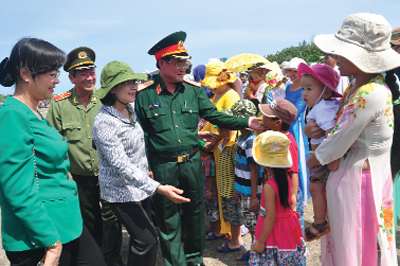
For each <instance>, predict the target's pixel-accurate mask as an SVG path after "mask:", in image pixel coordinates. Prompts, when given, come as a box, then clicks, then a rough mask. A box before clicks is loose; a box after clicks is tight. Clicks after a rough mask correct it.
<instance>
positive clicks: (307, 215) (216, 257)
mask: <svg viewBox="0 0 400 266" xmlns="http://www.w3.org/2000/svg"><path fill="white" fill-rule="evenodd" d="M40 112H41V113H42V115H43V116H46V114H47V108H44V109H40ZM312 217H313V210H312V202H311V199H309V200H308V205H307V207H305V208H304V221H305V224H306V226H308V225H310V224H311V223H312V220H313V219H312ZM399 224H400V222H399ZM123 236H124V239H123V247H122V251H121V254H122V257H123V259H124V260H125V262H126V260H127V257H128V242H129V235H128V234H127V232H126V231H125V230H124V232H123ZM244 240H245V242H246V247H245V248H244V249H243V251H242V252H245V251H247V250H248V249H249V248H250V246H251V237H250V234H247V235H245V236H244ZM224 241H226V240H220V239H219V240H215V241H206V248H205V250H204V253H203V257H204V264H205V265H206V266H228V265H229V266H241V265H243V264H244V263H243V262H239V261H236V257H237V256H238V255H239V254H240V253H239V252H233V253H226V254H221V253H218V252H217V251H216V248H217V247H218V246H219V245H221V244H222V243H224ZM396 245H397V260H398V261H399V262H400V226H398V227H397V234H396ZM307 249H308V252H309V253H310V256H309V257H307V265H308V266H319V265H321V248H320V241H319V240H318V241H314V242H311V243H309V244H308V246H307ZM5 265H10V263H9V262H8V260H7V258H6V256H5V253H4V250H3V249H2V246H1V243H0V266H5ZM156 265H157V266H165V263H164V261H163V259H162V255H161V251H160V250H158V255H157V263H156ZM371 265H373V264H371Z"/></svg>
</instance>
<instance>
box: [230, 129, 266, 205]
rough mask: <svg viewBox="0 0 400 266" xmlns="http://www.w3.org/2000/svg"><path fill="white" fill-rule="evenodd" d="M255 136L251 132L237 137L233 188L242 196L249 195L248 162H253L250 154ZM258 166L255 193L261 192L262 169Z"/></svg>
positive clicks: (249, 176) (249, 175)
mask: <svg viewBox="0 0 400 266" xmlns="http://www.w3.org/2000/svg"><path fill="white" fill-rule="evenodd" d="M255 138H256V136H255V135H254V134H253V133H252V134H249V135H247V136H245V137H244V138H239V141H238V144H237V146H238V147H237V153H236V162H235V190H236V192H237V193H239V194H240V195H243V196H248V197H249V196H251V171H250V163H255V161H254V159H253V154H252V148H253V142H254V140H255ZM257 168H258V183H257V194H261V177H262V169H261V167H260V166H259V165H257Z"/></svg>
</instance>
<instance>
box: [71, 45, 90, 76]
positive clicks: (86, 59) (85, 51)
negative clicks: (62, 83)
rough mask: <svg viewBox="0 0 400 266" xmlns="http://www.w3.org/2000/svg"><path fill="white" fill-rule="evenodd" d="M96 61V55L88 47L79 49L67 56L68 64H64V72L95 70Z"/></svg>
mask: <svg viewBox="0 0 400 266" xmlns="http://www.w3.org/2000/svg"><path fill="white" fill-rule="evenodd" d="M95 60H96V54H95V53H94V51H93V50H92V49H90V48H88V47H78V48H75V49H74V50H72V51H71V52H70V53H69V54H68V55H67V62H66V63H65V64H64V70H65V71H67V72H69V71H70V70H72V69H74V70H80V69H90V68H94V67H95V65H94V61H95Z"/></svg>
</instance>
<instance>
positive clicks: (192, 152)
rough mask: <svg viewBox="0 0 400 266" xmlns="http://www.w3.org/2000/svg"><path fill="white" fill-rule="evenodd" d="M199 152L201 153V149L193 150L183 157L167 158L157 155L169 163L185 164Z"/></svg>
mask: <svg viewBox="0 0 400 266" xmlns="http://www.w3.org/2000/svg"><path fill="white" fill-rule="evenodd" d="M198 151H199V147H196V148H195V149H194V150H192V151H191V152H189V153H188V154H186V155H182V156H166V155H163V154H161V153H157V155H158V156H160V157H161V158H163V159H165V160H167V161H168V162H178V163H183V162H186V161H189V160H190V159H191V158H193V157H194V156H195V155H196V153H197V152H198Z"/></svg>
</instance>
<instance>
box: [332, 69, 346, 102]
mask: <svg viewBox="0 0 400 266" xmlns="http://www.w3.org/2000/svg"><path fill="white" fill-rule="evenodd" d="M333 69H334V70H335V71H336V72H337V73H338V74H339V76H340V71H339V67H338V66H335V67H334V68H333ZM348 85H349V77H347V76H340V79H339V84H338V85H337V87H336V91H337V92H339V93H340V94H342V95H343V93H344V91H345V90H346V88H347V86H348Z"/></svg>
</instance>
